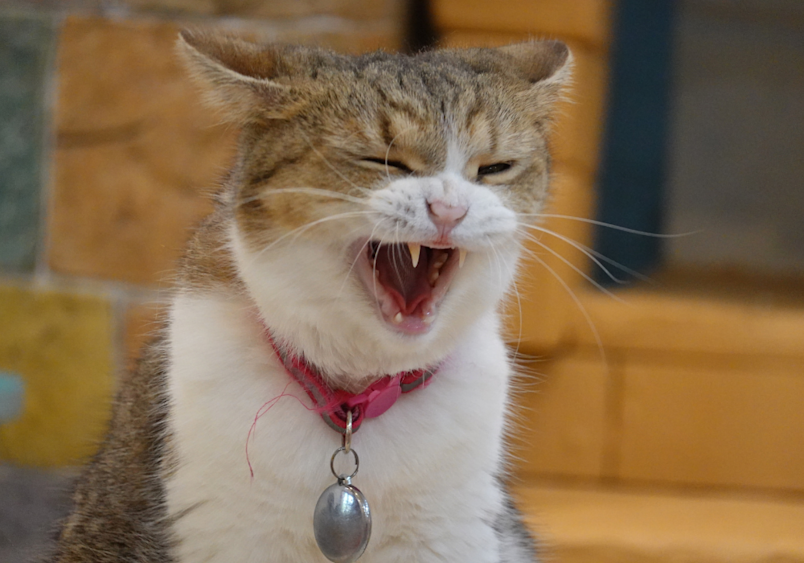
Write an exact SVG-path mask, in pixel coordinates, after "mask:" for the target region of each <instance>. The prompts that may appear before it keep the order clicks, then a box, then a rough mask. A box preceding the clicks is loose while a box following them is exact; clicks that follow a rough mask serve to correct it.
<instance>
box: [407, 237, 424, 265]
mask: <svg viewBox="0 0 804 563" xmlns="http://www.w3.org/2000/svg"><path fill="white" fill-rule="evenodd" d="M408 249H410V259H411V260H412V261H413V267H414V268H415V267H416V266H418V265H419V253H420V252H421V251H422V245H421V244H416V243H415V242H409V243H408Z"/></svg>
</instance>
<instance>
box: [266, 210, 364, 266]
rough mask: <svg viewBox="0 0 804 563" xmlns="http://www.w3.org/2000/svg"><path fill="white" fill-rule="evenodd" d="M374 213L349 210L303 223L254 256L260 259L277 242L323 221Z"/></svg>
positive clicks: (299, 233)
mask: <svg viewBox="0 0 804 563" xmlns="http://www.w3.org/2000/svg"><path fill="white" fill-rule="evenodd" d="M372 214H373V212H372V211H348V212H345V213H338V214H335V215H330V216H328V217H324V218H322V219H318V220H316V221H311V222H309V223H305V224H304V225H301V226H299V227H296V228H295V229H293V230H291V231H288V232H287V233H285V234H284V235H282V236H281V237H279V238H278V239H276V240H275V241H273V242H271V243H270V244H269V245H267V246H266V247H265V248H262V249H261V250H260V251H259V252H258V253H257V254H256V255H255V256H254V260H256V259H258V258H259V257H260V256H262V255H263V254H264V253H265V252H267V251H268V250H270V249H271V248H273V247H274V246H276V245H277V244H279V243H280V242H282V241H283V240H284V239H286V238H287V237H289V236H292V235H294V234H295V235H296V238H294V239H293V240H294V241H295V240H296V239H297V238H298V237H299V236H300V235H301V234H302V233H303V232H304V231H306V230H308V229H310V228H312V227H314V226H316V225H319V224H321V223H325V222H327V221H335V220H337V219H343V218H346V217H354V216H359V215H372Z"/></svg>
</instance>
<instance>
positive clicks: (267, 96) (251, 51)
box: [176, 30, 302, 124]
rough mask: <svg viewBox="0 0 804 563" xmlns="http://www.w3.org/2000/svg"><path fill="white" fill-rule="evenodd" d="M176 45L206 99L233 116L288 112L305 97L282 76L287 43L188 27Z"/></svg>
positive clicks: (258, 116) (248, 117)
mask: <svg viewBox="0 0 804 563" xmlns="http://www.w3.org/2000/svg"><path fill="white" fill-rule="evenodd" d="M176 49H177V51H178V53H179V55H180V57H181V58H182V59H183V61H184V63H185V66H186V67H187V69H188V70H189V71H190V74H191V76H192V77H193V79H194V80H195V81H196V82H197V83H199V85H200V86H201V88H202V90H203V91H204V94H205V98H206V101H207V103H208V104H209V105H210V106H213V107H215V108H217V109H220V110H222V111H223V113H224V116H225V117H227V118H229V119H230V120H232V121H235V122H238V123H241V124H242V123H246V122H249V121H254V120H256V119H264V118H267V119H282V118H286V117H289V116H290V115H292V114H293V113H294V111H295V109H296V108H297V107H298V106H299V105H300V103H301V102H302V99H301V98H302V96H300V95H299V92H298V91H296V89H295V88H293V87H292V86H291V85H290V84H289V83H288V81H287V80H283V78H286V76H284V74H285V72H284V67H285V65H283V54H284V53H283V51H282V47H279V46H262V45H257V44H254V43H249V42H247V41H243V40H241V39H237V38H234V37H227V36H222V35H215V34H211V33H205V32H198V31H186V30H185V31H182V32H181V33H180V34H179V39H178V41H177V42H176Z"/></svg>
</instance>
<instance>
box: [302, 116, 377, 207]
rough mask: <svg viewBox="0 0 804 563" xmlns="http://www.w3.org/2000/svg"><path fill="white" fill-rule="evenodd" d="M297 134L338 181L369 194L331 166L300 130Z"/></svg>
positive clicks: (367, 190)
mask: <svg viewBox="0 0 804 563" xmlns="http://www.w3.org/2000/svg"><path fill="white" fill-rule="evenodd" d="M299 134H300V135H301V136H302V137H303V138H304V140H305V142H306V143H307V146H309V147H310V150H311V151H313V152H314V153H315V154H316V155H317V156H318V158H320V159H321V160H322V161H323V162H324V164H326V165H327V167H329V169H330V170H332V171H333V172H334V173H335V174H336V175H337V176H338V177H339V178H340V179H342V180H343V181H344V182H346V183H347V184H349V185H350V186H352V187H353V188H355V189H356V190H358V191H363V192H371V190H369V189H366V188H361V187H360V186H358V185H357V184H355V183H354V182H353V181H352V180H350V179H349V178H347V177H346V176H345V175H344V174H343V173H342V172H341V171H340V170H338V169H337V168H336V167H335V166H333V165H332V163H331V162H330V161H329V160H328V159H327V157H325V156H324V155H323V154H321V151H319V150H318V149H317V148H315V146H313V143H312V142H311V141H310V138H309V137H308V136H307V135H305V134H304V133H303V132H302V131H301V130H299Z"/></svg>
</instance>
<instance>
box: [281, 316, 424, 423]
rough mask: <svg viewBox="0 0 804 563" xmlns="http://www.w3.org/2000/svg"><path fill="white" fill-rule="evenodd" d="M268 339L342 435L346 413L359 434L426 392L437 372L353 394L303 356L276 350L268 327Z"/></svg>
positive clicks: (388, 379) (403, 376) (399, 377)
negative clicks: (407, 398) (368, 422)
mask: <svg viewBox="0 0 804 563" xmlns="http://www.w3.org/2000/svg"><path fill="white" fill-rule="evenodd" d="M265 336H266V339H267V340H268V342H270V343H271V346H272V347H273V349H274V352H276V355H277V357H278V358H279V359H280V360H281V361H282V364H283V365H284V366H285V370H286V371H287V372H288V374H290V376H291V377H292V378H293V379H294V380H295V381H296V382H297V383H298V384H299V385H301V387H302V389H304V390H305V392H306V393H307V394H308V395H309V396H310V398H311V399H312V400H313V403H315V405H316V408H315V410H316V412H318V413H319V414H321V418H323V419H324V422H326V423H327V424H328V425H329V426H330V427H331V428H333V429H334V430H337V431H338V432H340V433H341V434H345V433H346V413H347V411H352V432H357V430H358V429H359V428H360V425H361V424H362V422H363V419H365V418H376V417H378V416H380V415H381V414H383V413H384V412H385V411H387V410H388V409H390V408H391V407H392V406H393V404H394V403H395V402H396V401H397V399H399V397H400V395H401V394H402V393H409V392H411V391H413V390H414V389H419V388H421V389H424V388H425V387H427V386H428V385H429V384H430V381H431V378H432V377H433V375H435V373H436V372H437V371H438V366H436V367H434V368H427V369H418V370H414V371H403V372H399V373H397V374H395V375H386V376H385V377H382V378H381V379H379V380H377V381H375V382H374V383H372V384H371V385H369V386H368V388H367V389H365V390H364V391H363V392H362V393H357V394H353V393H349V392H347V391H343V390H341V389H332V388H331V387H330V386H329V385H327V384H326V382H325V381H324V379H323V377H321V374H320V372H319V371H318V368H316V367H315V366H314V365H312V364H310V363H309V362H307V360H305V359H304V357H303V356H298V355H296V354H293V353H291V352H288V351H286V350H284V349H283V348H282V347H281V346H277V344H276V341H275V340H274V338H273V335H271V331H270V330H269V329H268V328H267V327H266V328H265Z"/></svg>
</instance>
